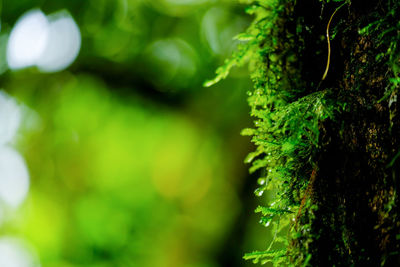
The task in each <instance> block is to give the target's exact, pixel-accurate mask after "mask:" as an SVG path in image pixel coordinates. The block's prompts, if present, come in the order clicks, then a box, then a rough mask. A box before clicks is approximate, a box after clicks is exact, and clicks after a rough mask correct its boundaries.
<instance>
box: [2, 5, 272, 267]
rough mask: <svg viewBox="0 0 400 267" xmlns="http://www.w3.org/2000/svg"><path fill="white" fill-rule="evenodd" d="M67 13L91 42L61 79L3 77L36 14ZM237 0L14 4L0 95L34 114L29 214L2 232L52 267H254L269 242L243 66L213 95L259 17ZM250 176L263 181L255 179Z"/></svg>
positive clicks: (5, 28) (6, 8)
mask: <svg viewBox="0 0 400 267" xmlns="http://www.w3.org/2000/svg"><path fill="white" fill-rule="evenodd" d="M33 8H40V9H41V10H43V12H44V13H46V14H48V13H52V12H55V11H58V10H60V9H67V10H68V11H69V12H70V13H71V15H72V17H73V18H74V19H75V20H76V22H77V24H78V26H79V29H80V32H81V35H82V46H81V50H80V54H79V56H78V58H77V59H76V61H75V62H74V63H73V64H72V66H70V67H69V68H68V69H66V70H64V71H61V72H58V73H51V74H49V73H47V74H43V73H40V72H39V71H38V70H37V69H35V68H28V69H25V70H20V71H11V70H5V67H4V66H3V65H4V60H5V54H4V51H5V49H4V47H5V46H6V45H5V42H6V40H7V35H8V33H9V32H10V30H11V29H12V27H13V25H14V23H15V22H16V21H17V19H18V18H19V17H20V16H21V15H22V14H24V13H25V12H26V11H28V10H31V9H33ZM244 8H245V7H244V6H243V5H239V4H238V3H236V1H232V0H186V1H182V0H181V1H179V0H118V1H114V0H87V1H78V0H73V1H67V0H57V1H56V0H29V1H27V0H20V1H11V0H6V1H3V3H2V11H1V29H2V30H1V36H0V37H1V38H0V42H2V43H1V44H0V50H1V51H0V52H1V55H0V59H1V61H2V63H1V64H3V65H2V66H0V67H1V68H2V70H3V71H2V72H3V73H2V74H1V76H0V82H1V87H2V88H4V90H5V91H7V92H8V94H10V95H11V96H13V97H15V98H16V99H17V100H18V101H19V102H20V103H22V104H23V105H25V106H26V110H27V111H26V112H25V113H24V114H25V116H24V123H23V126H22V128H21V130H20V134H19V138H18V142H17V148H18V150H19V151H20V152H21V153H22V155H23V157H24V158H25V160H26V162H27V166H28V169H29V172H30V179H31V180H30V182H31V186H30V192H29V195H28V197H27V200H26V201H25V203H24V205H23V206H22V207H21V208H20V209H19V210H18V211H17V212H16V214H13V215H12V216H11V217H10V218H8V219H7V220H6V221H5V223H4V224H3V225H2V226H1V227H0V229H1V230H0V231H1V233H2V235H12V236H17V237H20V238H22V239H23V240H26V242H28V243H29V244H30V245H31V246H32V247H33V248H34V250H35V251H36V252H37V255H38V257H39V259H40V262H41V265H42V266H44V267H46V266H54V267H69V266H99V267H100V266H245V265H246V264H249V265H250V264H251V263H248V262H244V261H242V259H241V258H242V256H243V255H244V253H245V252H247V251H251V250H253V249H254V248H257V247H260V246H264V244H261V245H260V244H257V242H260V240H261V242H264V240H265V238H257V237H259V236H260V235H266V233H265V231H264V229H263V228H262V226H261V225H257V223H255V222H254V220H257V219H256V218H257V217H256V216H255V215H253V209H254V208H255V207H256V204H255V203H254V201H255V200H254V197H253V194H252V192H253V191H254V184H255V183H254V177H249V175H248V171H247V168H248V166H246V165H245V164H243V159H244V158H245V156H246V155H247V154H248V152H250V151H252V150H253V148H252V147H250V142H249V139H248V138H245V137H241V136H240V131H241V129H243V128H246V127H250V126H251V123H250V118H249V116H248V113H249V108H248V107H247V102H246V91H247V90H249V89H250V88H251V87H252V86H251V83H250V81H249V79H248V78H247V76H248V73H247V71H246V70H245V69H234V70H232V73H231V76H230V78H228V79H227V80H225V81H223V82H220V83H219V84H217V85H215V86H213V87H211V88H204V87H203V86H202V84H203V82H204V81H205V80H207V79H210V78H213V76H214V71H215V69H216V68H217V67H218V66H219V65H221V64H222V63H223V61H224V59H225V58H227V57H229V55H230V54H231V53H232V51H233V50H234V49H235V47H236V45H237V44H238V42H239V41H237V40H236V41H234V40H233V37H234V36H235V35H237V34H238V33H240V32H242V31H244V30H245V28H246V27H247V26H248V24H249V21H250V18H249V17H248V16H247V15H245V13H244ZM252 178H253V180H252Z"/></svg>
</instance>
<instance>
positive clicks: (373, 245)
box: [208, 0, 400, 266]
mask: <svg viewBox="0 0 400 267" xmlns="http://www.w3.org/2000/svg"><path fill="white" fill-rule="evenodd" d="M245 2H246V3H248V4H249V5H250V7H249V8H248V10H247V11H248V12H249V13H251V14H253V15H254V17H255V19H254V21H253V23H252V25H251V26H250V27H249V29H248V31H247V32H246V33H245V34H242V35H241V36H239V37H240V38H243V36H245V40H247V41H246V42H245V43H243V44H242V46H241V47H239V49H238V52H237V54H236V55H234V56H233V58H232V59H231V60H228V61H227V64H226V65H225V67H221V68H220V69H219V70H218V76H217V77H216V79H214V80H213V81H211V82H210V83H208V85H210V84H212V83H214V82H217V81H219V80H220V79H222V78H224V77H226V75H227V74H228V72H229V69H230V68H231V67H233V66H235V65H243V64H244V63H246V62H248V63H249V69H250V73H251V78H252V80H253V83H254V89H253V90H252V91H250V92H249V97H248V100H249V105H250V108H251V116H253V117H254V120H255V126H254V128H252V129H245V130H244V131H243V132H242V133H243V134H244V135H250V136H252V142H253V143H254V144H256V146H257V149H256V151H255V152H253V153H250V154H249V156H248V157H247V158H246V160H245V162H247V163H250V162H252V167H250V171H251V172H258V173H259V174H260V179H259V180H258V181H259V185H260V186H259V188H258V189H257V190H256V195H258V196H260V195H262V193H263V192H264V191H265V190H270V192H273V194H274V199H273V201H272V203H267V204H266V205H265V204H264V205H263V206H260V207H259V208H257V210H256V212H260V213H261V215H262V218H261V221H260V222H261V223H262V224H264V225H265V226H267V227H272V229H273V236H274V238H273V242H272V243H271V244H270V245H269V247H268V248H267V250H265V251H256V252H253V253H248V254H246V255H245V259H251V260H253V261H254V262H255V263H266V262H272V263H273V264H274V266H281V265H282V264H286V265H294V266H301V265H302V266H308V265H311V266H366V265H369V266H370V265H371V264H372V265H374V266H377V265H387V266H389V265H395V264H400V259H399V256H398V251H399V249H400V241H399V238H397V236H398V233H399V232H400V223H398V221H399V220H398V219H399V218H398V217H399V214H398V213H399V212H398V210H397V209H398V206H399V198H398V196H397V192H398V189H399V183H398V181H397V180H398V178H397V176H398V172H399V163H398V162H397V158H398V157H399V155H400V154H399V152H398V149H399V147H400V146H399V144H400V121H399V118H398V115H397V110H398V102H397V92H398V87H399V85H400V78H399V72H400V68H399V58H400V50H399V49H398V48H397V43H398V41H399V32H400V23H399V22H398V21H396V18H398V15H399V14H400V3H398V2H397V1H391V0H386V1H385V0H381V1H377V2H376V1H372V0H371V1H361V0H352V1H317V0H309V1H289V0H274V1H267V0H258V1H245ZM338 2H341V3H338ZM341 5H344V7H343V8H341V9H340V10H339V9H338V7H340V6H341ZM332 14H335V15H332ZM330 19H331V20H332V21H331V24H329V21H330ZM327 30H328V31H329V33H330V36H332V37H331V38H332V39H331V42H330V43H329V42H327V41H328V40H327V39H326V37H325V36H326V35H325V33H326V31H327ZM327 47H329V50H330V53H331V54H330V56H329V55H328V59H329V61H330V62H329V63H328V64H327ZM326 65H328V66H329V72H328V74H327V76H326V79H324V78H325V77H323V78H322V79H321V77H322V74H323V72H324V71H325V69H326V68H325V66H326Z"/></svg>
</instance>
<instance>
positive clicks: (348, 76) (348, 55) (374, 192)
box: [310, 0, 400, 266]
mask: <svg viewBox="0 0 400 267" xmlns="http://www.w3.org/2000/svg"><path fill="white" fill-rule="evenodd" d="M388 2H389V1H365V0H364V1H361V0H360V1H352V2H351V5H350V6H349V7H345V8H343V9H342V10H340V13H338V15H337V16H338V18H335V19H336V21H338V19H339V17H340V18H341V24H340V25H337V28H338V33H337V35H336V37H335V39H334V40H333V42H332V63H331V64H332V68H331V69H330V71H329V74H328V77H329V78H328V80H327V81H324V83H323V85H322V86H323V87H329V88H334V89H335V90H337V97H338V98H340V100H341V101H343V102H344V103H346V105H347V108H346V111H345V112H343V113H342V114H341V115H340V117H338V119H337V120H336V121H331V120H327V121H325V122H323V123H321V125H320V132H321V135H320V152H319V153H318V156H317V166H318V172H317V176H316V178H315V182H314V183H313V185H312V186H313V188H312V196H311V198H312V200H313V202H314V203H316V204H317V205H318V207H319V208H318V210H317V211H315V213H314V214H315V219H314V221H313V223H312V229H311V232H313V233H314V234H315V235H316V236H317V237H318V238H315V240H314V241H313V242H312V243H311V244H310V252H311V254H312V259H311V262H310V263H311V265H313V266H333V265H336V266H380V265H383V266H400V257H399V254H398V252H399V251H400V246H399V233H400V220H399V210H398V207H399V203H398V197H397V195H396V192H399V181H398V174H399V164H398V163H397V162H395V164H394V165H393V166H392V167H388V163H390V161H391V160H392V159H393V157H394V156H395V155H396V153H397V152H398V150H399V148H400V140H399V139H400V121H399V118H398V116H396V114H395V112H396V110H398V108H399V107H398V106H399V102H397V101H394V99H395V97H396V94H395V93H393V94H392V96H391V97H390V98H388V99H386V100H384V101H381V102H379V100H380V99H381V98H382V96H383V95H384V94H385V91H386V90H387V88H388V87H389V83H390V82H389V73H390V70H389V66H388V64H387V62H385V61H384V60H383V61H380V62H377V61H376V56H377V55H378V54H379V53H381V52H384V51H383V50H385V49H387V47H385V46H379V44H378V37H377V36H375V35H378V34H380V33H379V32H375V33H372V34H367V35H360V34H359V32H358V31H359V29H360V25H366V24H368V23H371V22H373V21H374V20H375V19H376V16H377V14H380V13H383V14H382V16H384V15H385V14H384V13H385V12H387V10H388V5H387V3H388ZM330 11H331V10H330ZM333 23H334V22H333ZM389 102H390V107H389Z"/></svg>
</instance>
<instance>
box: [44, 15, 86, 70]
mask: <svg viewBox="0 0 400 267" xmlns="http://www.w3.org/2000/svg"><path fill="white" fill-rule="evenodd" d="M48 18H49V21H50V24H49V38H48V41H47V44H46V48H45V49H44V51H43V54H42V55H41V56H40V57H39V58H38V61H37V66H38V67H39V69H40V70H41V71H43V72H55V71H60V70H63V69H65V68H67V67H68V66H69V65H70V64H71V63H72V62H73V61H74V60H75V58H76V57H77V56H78V53H79V50H80V47H81V34H80V32H79V28H78V25H76V23H75V21H74V19H73V18H72V17H71V15H70V14H69V13H68V12H67V11H65V10H64V11H60V12H57V13H55V14H53V15H50V16H49V17H48Z"/></svg>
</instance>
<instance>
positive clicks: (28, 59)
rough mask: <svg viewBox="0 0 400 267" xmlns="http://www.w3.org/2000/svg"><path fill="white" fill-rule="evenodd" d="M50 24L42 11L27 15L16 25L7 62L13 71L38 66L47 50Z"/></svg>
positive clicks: (11, 36) (12, 33) (9, 46)
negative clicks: (40, 58)
mask: <svg viewBox="0 0 400 267" xmlns="http://www.w3.org/2000/svg"><path fill="white" fill-rule="evenodd" d="M48 29H49V22H48V20H47V18H46V16H45V15H44V14H43V12H42V11H40V10H37V9H35V10H31V11H29V12H27V13H25V14H24V15H23V16H22V17H21V18H20V19H19V20H18V21H17V23H16V24H15V26H14V28H13V30H12V31H11V34H10V39H9V41H8V46H7V62H8V65H9V66H10V68H11V69H21V68H25V67H29V66H33V65H35V64H36V62H37V60H38V58H39V57H40V56H41V55H42V54H43V51H44V49H45V48H46V44H47V39H48V33H49V31H48Z"/></svg>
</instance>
